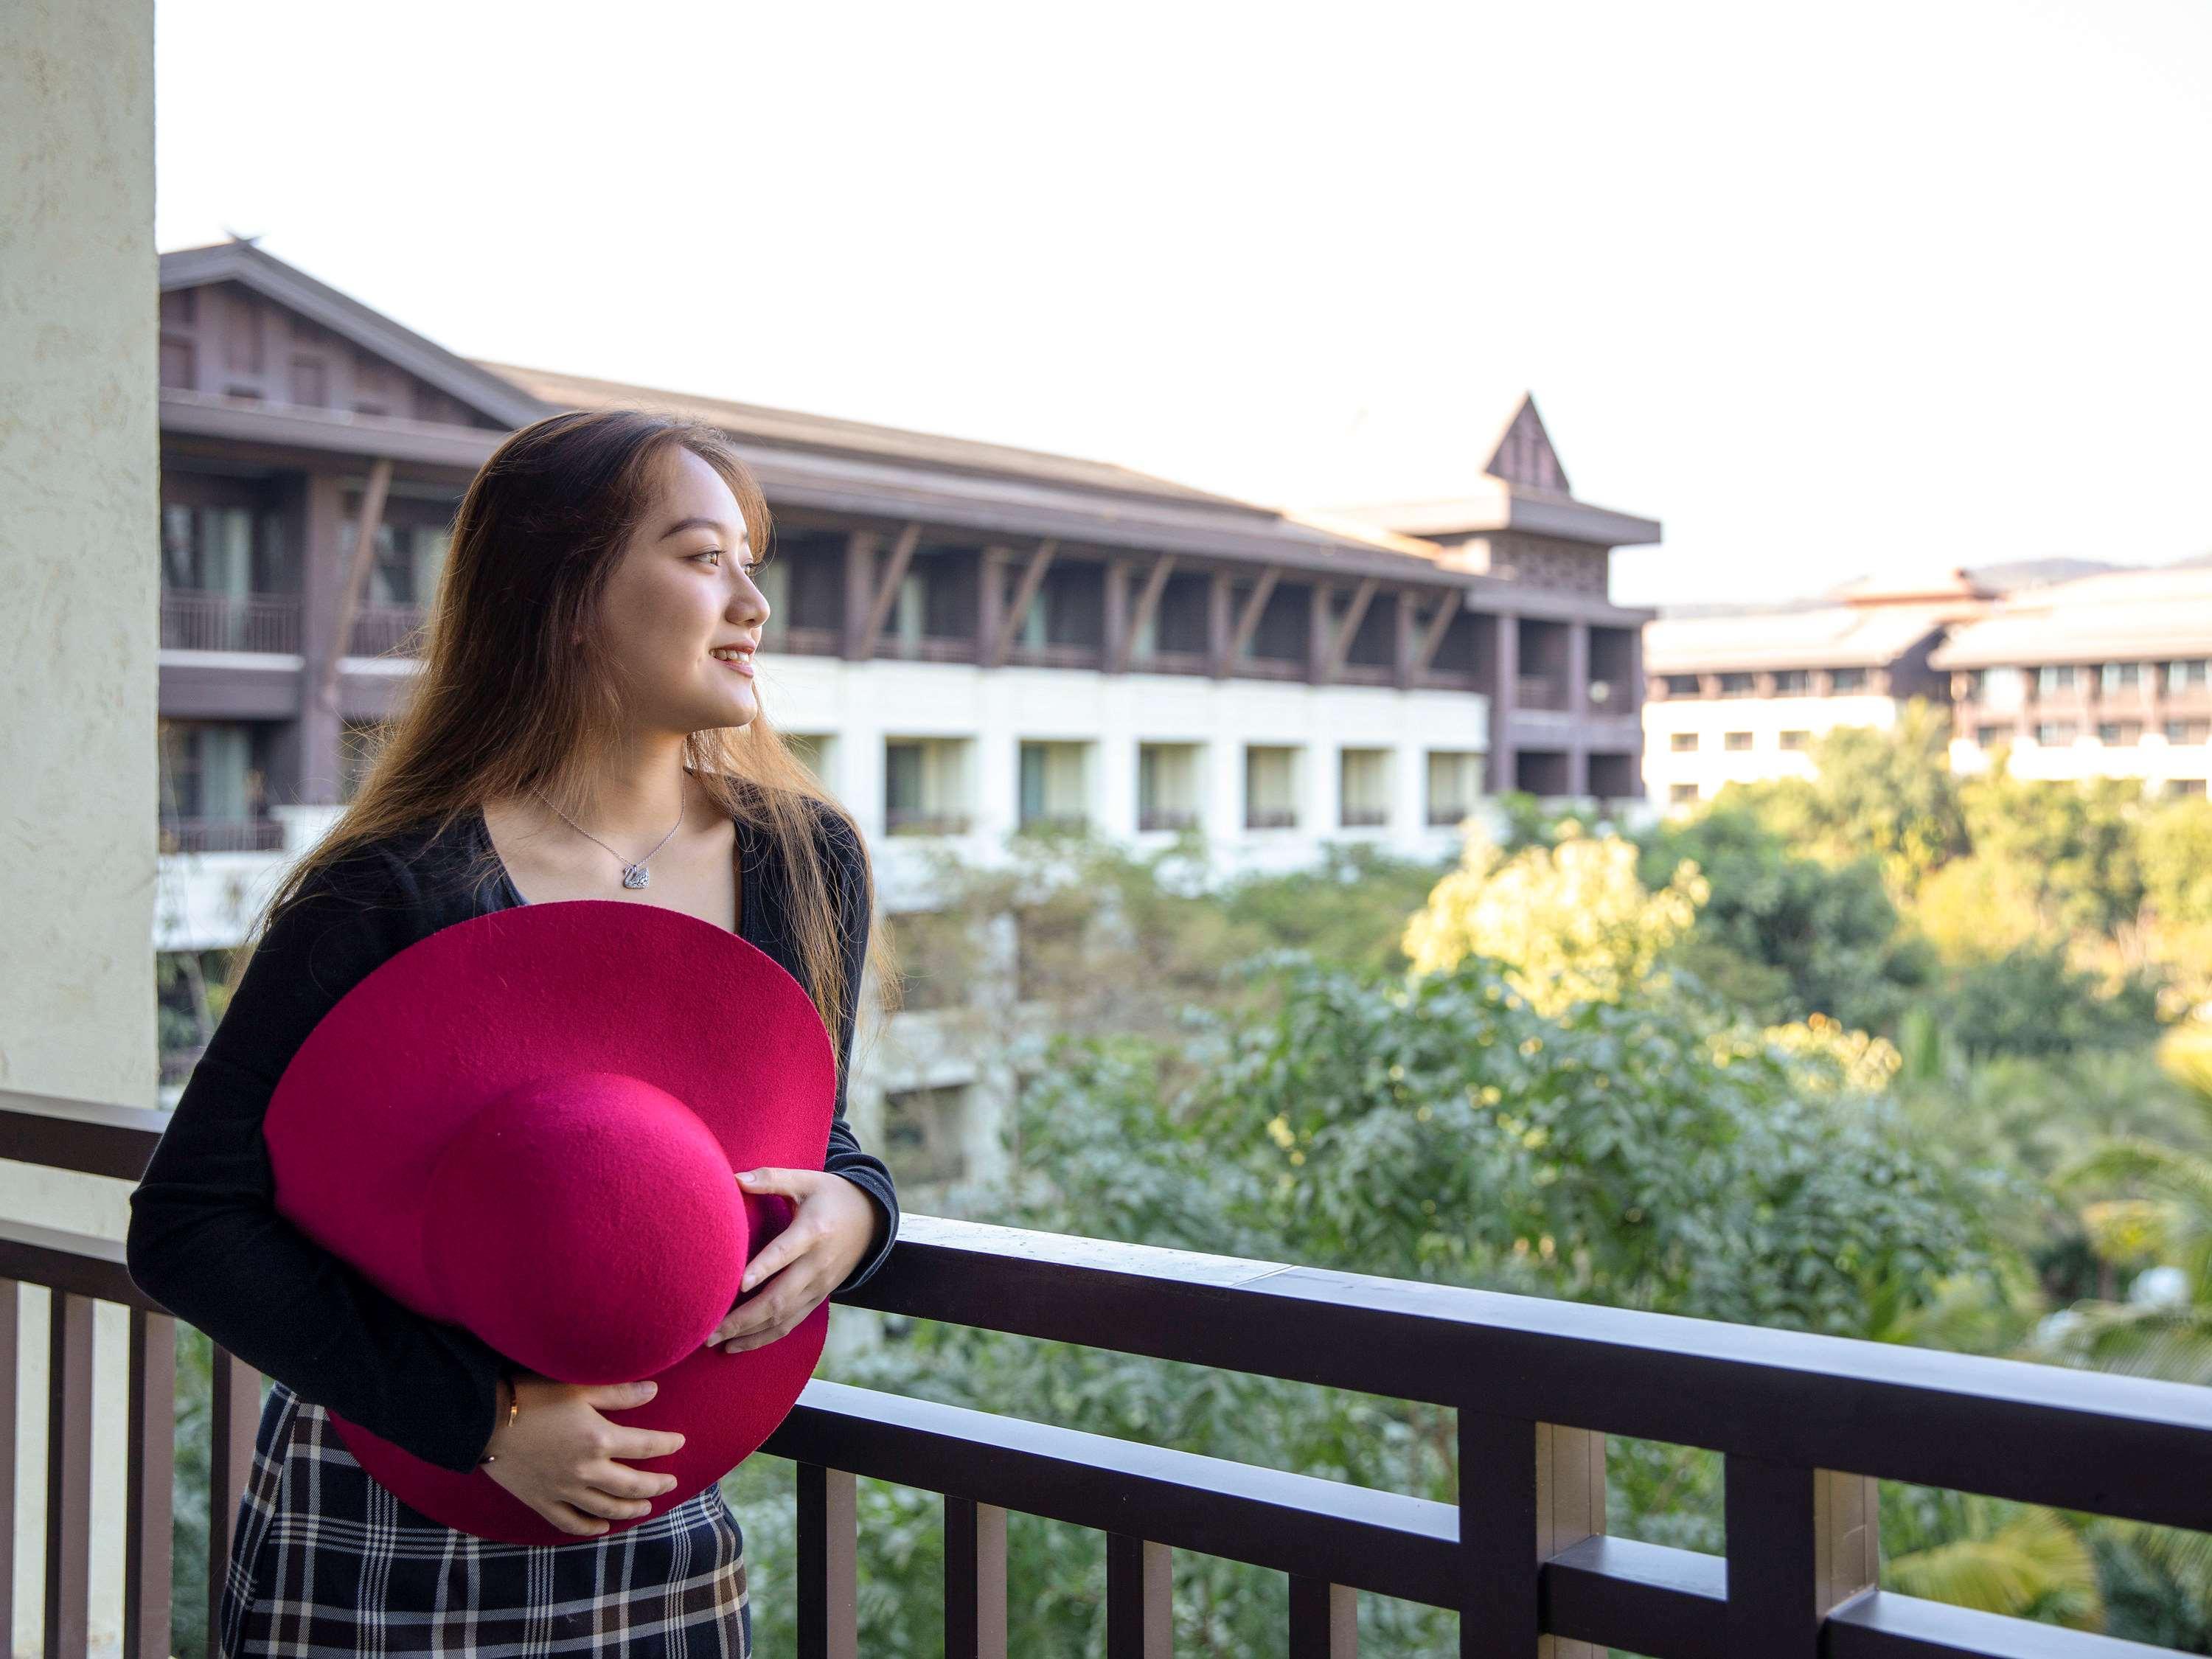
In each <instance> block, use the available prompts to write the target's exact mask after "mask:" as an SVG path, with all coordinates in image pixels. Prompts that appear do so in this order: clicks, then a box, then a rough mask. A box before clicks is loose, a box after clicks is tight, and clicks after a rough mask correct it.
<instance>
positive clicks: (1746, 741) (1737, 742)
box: [1721, 732, 1751, 750]
mask: <svg viewBox="0 0 2212 1659" xmlns="http://www.w3.org/2000/svg"><path fill="white" fill-rule="evenodd" d="M1721 746H1722V747H1723V748H1724V749H1739V750H1741V749H1748V748H1750V747H1751V733H1750V732H1729V734H1728V736H1727V737H1725V738H1723V739H1722V740H1721Z"/></svg>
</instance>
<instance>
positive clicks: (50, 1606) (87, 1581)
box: [45, 1291, 93, 1659]
mask: <svg viewBox="0 0 2212 1659" xmlns="http://www.w3.org/2000/svg"><path fill="white" fill-rule="evenodd" d="M52 1302H53V1313H52V1343H51V1354H52V1358H51V1359H50V1360H49V1362H48V1370H47V1372H46V1649H45V1651H46V1659H83V1656H84V1654H85V1651H86V1649H87V1647H88V1644H89V1643H90V1640H91V1618H92V1316H93V1302H92V1298H91V1297H88V1296H78V1295H76V1293H75V1292H73V1291H54V1292H53V1293H52Z"/></svg>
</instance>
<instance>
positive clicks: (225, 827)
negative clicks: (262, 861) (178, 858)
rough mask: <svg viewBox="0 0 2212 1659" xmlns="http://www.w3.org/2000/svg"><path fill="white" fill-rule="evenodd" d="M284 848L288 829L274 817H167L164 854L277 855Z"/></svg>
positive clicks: (162, 833)
mask: <svg viewBox="0 0 2212 1659" xmlns="http://www.w3.org/2000/svg"><path fill="white" fill-rule="evenodd" d="M283 847H284V826H283V824H282V823H278V822H277V821H276V819H274V818H164V819H162V820H161V851H162V852H164V853H275V852H281V851H283Z"/></svg>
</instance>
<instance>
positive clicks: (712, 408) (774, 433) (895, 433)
mask: <svg viewBox="0 0 2212 1659" xmlns="http://www.w3.org/2000/svg"><path fill="white" fill-rule="evenodd" d="M474 366H475V367H476V368H479V369H482V370H483V371H484V372H485V373H487V374H497V375H499V376H501V378H503V379H505V380H510V381H512V382H513V383H514V384H515V385H516V386H520V387H522V388H523V389H524V390H526V391H527V392H532V394H534V395H535V396H537V397H538V398H541V399H543V400H544V402H546V403H549V404H555V405H557V406H559V407H561V408H564V409H568V408H573V409H605V408H614V407H619V406H622V405H624V404H651V405H652V406H653V408H655V409H661V410H676V411H679V412H682V413H685V414H689V415H692V416H696V418H698V419H701V420H704V421H708V422H712V423H713V424H714V425H715V426H717V427H720V428H721V429H722V430H723V431H725V432H727V433H729V434H730V435H732V436H733V437H738V438H742V439H748V440H750V441H753V442H755V443H761V444H769V445H773V446H775V447H778V448H782V449H803V450H807V451H810V452H812V453H817V454H818V453H836V454H846V455H854V456H862V457H866V458H868V459H886V460H896V461H908V462H920V463H921V464H922V465H927V466H931V467H937V468H940V469H944V470H946V471H969V472H978V473H988V474H991V475H992V476H994V477H1009V476H1012V477H1027V478H1036V479H1040V480H1043V481H1046V482H1049V483H1072V484H1078V485H1080V486H1082V487H1083V488H1085V489H1105V490H1112V491H1115V492H1117V493H1120V494H1123V495H1145V496H1152V497H1156V498H1158V499H1160V500H1164V501H1192V502H1203V503H1206V505H1208V506H1212V507H1225V508H1230V509H1233V510H1237V511H1242V512H1246V513H1257V514H1261V515H1264V516H1268V517H1272V516H1273V509H1271V508H1267V507H1259V506H1256V505H1255V504H1254V503H1252V502H1250V501H1239V500H1237V499H1236V498H1234V497H1233V496H1228V495H1214V494H1212V493H1211V492H1209V491H1206V490H1203V489H1194V488H1192V487H1191V486H1190V485H1188V484H1182V483H1174V482H1172V481H1170V480H1169V479H1166V478H1159V477H1153V476H1152V475H1151V474H1149V473H1145V472H1138V471H1133V470H1132V469H1131V468H1128V467H1126V466H1118V465H1115V464H1114V463H1113V462H1110V461H1094V460H1087V459H1084V458H1082V457H1080V456H1075V455H1054V454H1051V453H1048V452H1046V451H1043V450H1037V449H1021V448H1018V447H1014V446H1013V445H1011V444H997V443H985V442H982V441H979V440H976V439H972V438H950V437H946V436H945V435H942V434H939V433H934V432H915V431H909V430H908V429H907V428H903V427H896V426H876V425H872V424H871V423H870V422H866V421H848V420H842V419H840V418H838V417H837V416H831V415H816V414H811V413H809V412H807V411H805V410H795V409H771V408H769V407H767V406H766V405H764V404H745V403H738V402H737V401H735V400H734V399H732V398H716V397H711V396H709V395H708V394H707V393H705V392H671V391H669V390H667V389H666V388H665V387H660V386H636V385H633V384H631V383H629V382H628V381H623V380H598V379H595V378H593V377H592V376H591V375H588V374H566V373H564V372H562V370H559V369H553V368H525V367H523V366H522V365H520V364H519V363H500V362H489V361H488V360H486V359H483V358H477V359H475V360H474Z"/></svg>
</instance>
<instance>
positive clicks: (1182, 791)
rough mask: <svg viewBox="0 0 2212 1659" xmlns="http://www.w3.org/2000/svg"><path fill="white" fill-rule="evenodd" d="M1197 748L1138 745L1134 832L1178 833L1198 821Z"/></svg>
mask: <svg viewBox="0 0 2212 1659" xmlns="http://www.w3.org/2000/svg"><path fill="white" fill-rule="evenodd" d="M1198 792H1199V746H1198V745H1197V744H1194V743H1141V744H1138V745H1137V828H1138V829H1140V830H1143V829H1165V830H1171V831H1172V830H1178V829H1192V828H1194V827H1195V826H1196V825H1197V823H1198V821H1199V814H1198Z"/></svg>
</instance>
